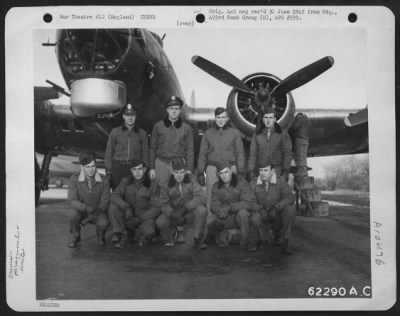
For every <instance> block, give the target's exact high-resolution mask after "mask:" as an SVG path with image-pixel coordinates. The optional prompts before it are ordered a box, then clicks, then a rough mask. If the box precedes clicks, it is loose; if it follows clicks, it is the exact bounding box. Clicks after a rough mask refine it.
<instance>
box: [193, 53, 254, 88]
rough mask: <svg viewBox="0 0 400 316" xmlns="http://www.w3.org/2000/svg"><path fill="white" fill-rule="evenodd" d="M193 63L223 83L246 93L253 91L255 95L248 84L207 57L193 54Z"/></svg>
mask: <svg viewBox="0 0 400 316" xmlns="http://www.w3.org/2000/svg"><path fill="white" fill-rule="evenodd" d="M192 63H193V64H195V65H196V66H197V67H199V68H201V69H203V70H204V71H205V72H206V73H208V74H209V75H211V76H213V77H214V78H215V79H218V80H219V81H222V82H223V83H225V84H227V85H228V86H231V87H232V88H235V89H237V90H240V91H242V92H245V93H251V94H253V95H254V92H253V91H251V90H250V88H249V87H248V86H246V84H245V83H244V82H243V81H241V80H240V79H238V78H237V77H235V76H234V75H233V74H231V73H230V72H229V71H227V70H225V69H223V68H221V67H220V66H218V65H216V64H214V63H212V62H211V61H208V60H207V59H205V58H203V57H201V56H193V57H192Z"/></svg>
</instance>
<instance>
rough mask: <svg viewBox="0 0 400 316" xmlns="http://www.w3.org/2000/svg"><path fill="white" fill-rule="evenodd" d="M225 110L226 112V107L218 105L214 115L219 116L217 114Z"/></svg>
mask: <svg viewBox="0 0 400 316" xmlns="http://www.w3.org/2000/svg"><path fill="white" fill-rule="evenodd" d="M224 112H226V109H225V108H223V107H217V108H216V109H215V111H214V115H215V116H217V115H220V114H221V113H224Z"/></svg>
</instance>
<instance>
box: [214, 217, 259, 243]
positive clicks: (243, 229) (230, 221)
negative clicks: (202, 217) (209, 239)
mask: <svg viewBox="0 0 400 316" xmlns="http://www.w3.org/2000/svg"><path fill="white" fill-rule="evenodd" d="M253 216H254V215H253V214H252V213H250V212H248V211H247V210H240V211H239V212H237V213H230V214H229V215H228V217H227V218H225V219H221V218H218V217H217V216H216V215H214V214H213V215H212V216H211V219H210V220H209V221H208V222H209V225H208V230H209V232H210V233H211V234H218V233H220V232H222V231H223V230H226V229H234V228H239V230H240V245H241V246H246V245H247V244H252V243H255V242H256V241H257V229H258V227H259V226H258V223H256V225H254V224H253V222H256V221H257V219H255V220H253ZM260 221H261V220H260Z"/></svg>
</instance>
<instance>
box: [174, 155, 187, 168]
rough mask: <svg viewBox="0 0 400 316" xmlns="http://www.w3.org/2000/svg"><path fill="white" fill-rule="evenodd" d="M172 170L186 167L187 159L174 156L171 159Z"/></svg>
mask: <svg viewBox="0 0 400 316" xmlns="http://www.w3.org/2000/svg"><path fill="white" fill-rule="evenodd" d="M171 167H172V170H182V169H186V161H185V159H183V158H174V159H172V161H171Z"/></svg>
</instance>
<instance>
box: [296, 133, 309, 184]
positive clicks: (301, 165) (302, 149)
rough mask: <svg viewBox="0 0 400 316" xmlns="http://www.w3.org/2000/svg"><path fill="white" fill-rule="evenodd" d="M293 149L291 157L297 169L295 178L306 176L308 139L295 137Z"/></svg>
mask: <svg viewBox="0 0 400 316" xmlns="http://www.w3.org/2000/svg"><path fill="white" fill-rule="evenodd" d="M293 147H294V148H293V152H294V155H293V156H294V161H295V163H296V167H297V172H296V176H307V152H308V139H304V138H300V137H297V138H296V139H295V140H294V146H293Z"/></svg>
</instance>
